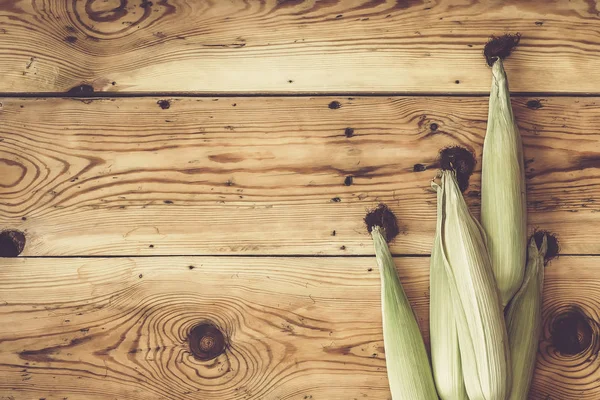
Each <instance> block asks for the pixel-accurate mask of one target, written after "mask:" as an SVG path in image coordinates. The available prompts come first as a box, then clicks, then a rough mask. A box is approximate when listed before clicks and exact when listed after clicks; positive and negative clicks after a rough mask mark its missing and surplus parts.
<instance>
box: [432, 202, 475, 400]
mask: <svg viewBox="0 0 600 400" xmlns="http://www.w3.org/2000/svg"><path fill="white" fill-rule="evenodd" d="M439 216H441V213H440V212H438V217H439ZM439 246H440V240H439V236H437V235H436V238H435V242H434V244H433V249H432V250H431V261H430V268H429V271H430V274H429V287H430V300H429V338H430V343H431V366H432V369H433V377H434V380H435V386H436V388H437V392H438V395H439V396H440V399H442V400H468V397H467V392H466V389H465V383H464V381H463V375H462V366H461V362H460V350H459V347H458V331H457V329H456V319H455V317H454V306H453V304H452V297H451V294H450V284H449V282H448V275H447V273H446V269H445V266H444V259H443V257H442V250H441V249H440V248H439Z"/></svg>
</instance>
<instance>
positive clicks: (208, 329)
mask: <svg viewBox="0 0 600 400" xmlns="http://www.w3.org/2000/svg"><path fill="white" fill-rule="evenodd" d="M188 342H189V346H190V351H191V352H192V354H193V355H194V357H195V358H196V359H198V360H200V361H208V360H212V359H213V358H216V357H218V356H219V355H221V354H223V353H224V352H225V347H226V346H225V336H224V335H223V333H222V332H221V331H220V330H219V328H217V327H216V326H214V325H212V324H210V323H202V324H199V325H196V326H194V327H193V328H192V330H191V331H190V333H189V334H188Z"/></svg>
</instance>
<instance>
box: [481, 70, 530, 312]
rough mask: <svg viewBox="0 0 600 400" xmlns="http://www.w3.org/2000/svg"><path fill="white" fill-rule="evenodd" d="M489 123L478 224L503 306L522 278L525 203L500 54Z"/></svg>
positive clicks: (519, 153)
mask: <svg viewBox="0 0 600 400" xmlns="http://www.w3.org/2000/svg"><path fill="white" fill-rule="evenodd" d="M492 75H493V80H492V89H491V92H490V102H489V114H488V125H487V132H486V135H485V140H484V143H483V163H482V173H481V224H482V226H483V228H484V230H485V232H486V234H487V239H488V241H487V246H488V250H489V252H490V257H491V259H492V268H493V271H494V275H495V277H496V282H497V285H498V288H499V289H500V294H501V298H502V305H503V306H506V304H508V302H509V301H510V299H511V298H512V297H513V295H514V294H515V293H516V292H517V290H519V287H520V286H521V283H522V282H523V275H524V270H525V263H526V252H527V209H526V199H525V167H524V165H523V146H522V144H521V136H520V134H519V129H518V128H517V124H516V122H515V119H514V116H513V111H512V107H511V104H510V94H509V89H508V81H507V78H506V73H505V71H504V66H503V64H502V60H501V59H500V58H498V59H497V60H496V61H495V62H494V64H493V66H492Z"/></svg>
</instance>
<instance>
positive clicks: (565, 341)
mask: <svg viewBox="0 0 600 400" xmlns="http://www.w3.org/2000/svg"><path fill="white" fill-rule="evenodd" d="M597 328H598V323H597V322H595V321H594V320H593V319H591V318H589V317H588V316H587V315H585V313H584V312H583V310H581V309H580V308H579V307H571V308H569V309H567V310H565V311H563V312H561V313H560V314H558V315H556V316H555V317H554V318H553V320H552V322H551V325H550V334H551V340H552V345H553V346H554V347H555V348H556V350H558V352H559V353H561V354H562V355H567V356H575V355H578V354H581V353H583V352H585V351H586V350H588V349H590V347H592V346H594V347H597V346H598V333H599V332H598V329H597ZM593 351H598V350H597V349H595V350H593Z"/></svg>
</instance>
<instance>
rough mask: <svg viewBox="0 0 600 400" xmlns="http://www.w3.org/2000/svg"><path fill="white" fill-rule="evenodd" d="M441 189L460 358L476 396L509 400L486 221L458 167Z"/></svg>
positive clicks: (441, 235) (443, 245)
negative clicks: (470, 200)
mask: <svg viewBox="0 0 600 400" xmlns="http://www.w3.org/2000/svg"><path fill="white" fill-rule="evenodd" d="M440 175H441V176H440V178H441V183H440V184H439V185H438V184H436V183H433V184H432V185H433V187H434V188H435V189H436V190H437V199H438V221H437V233H436V235H437V237H438V239H437V240H439V243H440V245H439V248H440V250H441V254H442V258H443V260H444V267H445V269H446V273H447V276H448V282H449V287H450V294H451V297H452V304H453V308H454V315H455V318H456V327H457V332H458V342H459V349H460V359H461V365H462V373H463V377H464V382H465V388H466V390H467V394H468V396H469V399H470V400H505V399H506V396H507V395H508V392H509V390H510V354H509V347H508V337H507V332H506V327H505V323H504V315H503V310H502V305H501V303H500V297H499V293H498V289H497V287H496V282H495V280H494V275H493V272H492V267H491V260H490V257H489V254H488V251H487V248H486V238H485V233H484V232H483V229H482V228H481V225H479V223H478V222H477V220H476V219H475V218H473V216H472V215H471V213H470V212H469V209H468V207H467V204H466V203H465V200H464V198H463V196H462V193H461V192H460V189H459V186H458V183H457V181H456V176H455V174H454V172H451V171H442V172H441V174H440Z"/></svg>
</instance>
